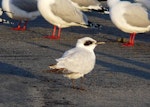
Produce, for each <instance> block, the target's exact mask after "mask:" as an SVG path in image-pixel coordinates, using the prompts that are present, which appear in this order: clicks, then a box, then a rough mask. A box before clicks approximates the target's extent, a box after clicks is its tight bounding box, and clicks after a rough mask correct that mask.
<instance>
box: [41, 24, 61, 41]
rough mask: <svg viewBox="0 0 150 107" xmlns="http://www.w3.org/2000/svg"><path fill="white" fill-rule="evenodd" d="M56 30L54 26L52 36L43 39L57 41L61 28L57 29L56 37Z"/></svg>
mask: <svg viewBox="0 0 150 107" xmlns="http://www.w3.org/2000/svg"><path fill="white" fill-rule="evenodd" d="M56 30H57V27H56V26H54V28H53V33H52V35H51V36H44V38H48V39H59V38H60V32H61V28H59V29H58V35H57V36H56Z"/></svg>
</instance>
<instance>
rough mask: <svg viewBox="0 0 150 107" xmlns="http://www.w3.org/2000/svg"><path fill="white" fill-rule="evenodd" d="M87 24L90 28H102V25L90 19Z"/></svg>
mask: <svg viewBox="0 0 150 107" xmlns="http://www.w3.org/2000/svg"><path fill="white" fill-rule="evenodd" d="M87 26H88V27H90V28H94V29H101V28H102V25H100V24H96V23H93V22H90V21H88V25H87Z"/></svg>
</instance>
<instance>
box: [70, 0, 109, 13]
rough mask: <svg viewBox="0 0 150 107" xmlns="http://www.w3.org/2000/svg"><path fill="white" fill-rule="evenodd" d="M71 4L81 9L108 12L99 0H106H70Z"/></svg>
mask: <svg viewBox="0 0 150 107" xmlns="http://www.w3.org/2000/svg"><path fill="white" fill-rule="evenodd" d="M71 1H72V2H73V4H74V5H75V6H76V7H77V8H79V9H80V10H82V11H97V12H100V13H104V14H109V11H108V9H106V8H105V7H103V6H102V4H101V1H106V0H71Z"/></svg>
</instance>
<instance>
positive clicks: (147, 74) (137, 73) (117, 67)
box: [96, 52, 150, 80]
mask: <svg viewBox="0 0 150 107" xmlns="http://www.w3.org/2000/svg"><path fill="white" fill-rule="evenodd" d="M98 54H100V55H103V56H106V57H108V58H113V59H115V60H119V61H123V62H125V63H129V64H132V65H136V66H138V67H141V68H145V69H148V70H150V64H147V63H143V62H139V61H135V60H131V59H126V58H122V57H118V56H113V55H109V54H106V53H102V52H99V53H98ZM96 62H97V64H98V65H101V66H103V67H107V68H108V69H110V71H112V72H121V73H126V74H130V75H132V76H137V77H140V78H144V79H147V80H150V72H146V71H142V70H138V69H136V68H131V67H126V66H121V65H116V64H113V63H111V62H106V61H102V60H97V61H96Z"/></svg>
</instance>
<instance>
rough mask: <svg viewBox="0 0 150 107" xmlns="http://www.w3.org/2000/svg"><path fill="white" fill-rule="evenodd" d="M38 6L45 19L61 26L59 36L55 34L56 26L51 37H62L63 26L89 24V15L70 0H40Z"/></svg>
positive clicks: (85, 25) (83, 25)
mask: <svg viewBox="0 0 150 107" xmlns="http://www.w3.org/2000/svg"><path fill="white" fill-rule="evenodd" d="M38 8H39V11H40V13H41V15H42V16H43V17H44V18H45V20H47V21H48V22H49V23H51V24H53V25H54V26H57V27H58V28H59V31H58V36H55V32H56V27H54V30H53V34H52V36H50V38H51V37H52V38H56V39H57V38H60V32H61V28H66V27H70V26H82V27H88V25H89V21H88V18H87V16H86V15H85V14H84V13H83V12H81V10H79V9H78V8H77V7H75V6H74V5H73V3H72V2H71V1H70V0H38ZM48 37H49V36H48Z"/></svg>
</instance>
